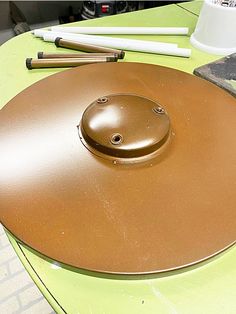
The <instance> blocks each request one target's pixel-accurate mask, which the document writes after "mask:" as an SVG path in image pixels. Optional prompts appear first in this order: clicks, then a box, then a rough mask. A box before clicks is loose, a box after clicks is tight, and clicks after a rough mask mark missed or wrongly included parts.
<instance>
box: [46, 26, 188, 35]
mask: <svg viewBox="0 0 236 314" xmlns="http://www.w3.org/2000/svg"><path fill="white" fill-rule="evenodd" d="M51 30H52V31H56V32H57V31H59V32H65V33H76V34H94V35H95V34H103V35H105V34H128V35H129V34H133V35H135V34H136V35H187V34H188V27H63V26H52V27H51Z"/></svg>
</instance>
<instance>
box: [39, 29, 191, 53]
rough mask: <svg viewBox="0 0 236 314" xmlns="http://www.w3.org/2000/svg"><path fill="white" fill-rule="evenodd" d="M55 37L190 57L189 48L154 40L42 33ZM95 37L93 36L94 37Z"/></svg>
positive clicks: (49, 38) (51, 40) (46, 38)
mask: <svg viewBox="0 0 236 314" xmlns="http://www.w3.org/2000/svg"><path fill="white" fill-rule="evenodd" d="M57 37H61V38H63V39H69V40H74V41H76V40H77V41H78V42H80V43H85V44H96V45H98V46H103V47H110V48H116V49H124V50H130V51H138V52H147V53H156V54H164V55H172V56H179V57H190V55H191V50H190V49H185V48H178V47H176V46H169V45H168V44H166V45H165V44H164V43H162V45H160V43H156V42H154V41H142V40H133V39H120V38H119V41H117V39H118V38H111V37H109V38H107V37H105V38H104V37H103V38H102V39H101V38H98V37H100V36H91V35H77V34H68V33H54V32H47V33H45V34H44V36H43V39H44V40H45V41H50V42H54V41H55V39H56V38H57ZM94 37H95V38H94Z"/></svg>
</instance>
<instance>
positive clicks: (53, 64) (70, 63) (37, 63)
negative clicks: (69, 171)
mask: <svg viewBox="0 0 236 314" xmlns="http://www.w3.org/2000/svg"><path fill="white" fill-rule="evenodd" d="M116 60H117V59H114V57H96V58H70V59H68V58H64V59H63V58H58V59H56V58H54V59H32V58H27V59H26V67H27V68H28V69H29V70H32V69H40V68H67V67H77V66H80V65H85V64H90V63H104V62H114V61H116Z"/></svg>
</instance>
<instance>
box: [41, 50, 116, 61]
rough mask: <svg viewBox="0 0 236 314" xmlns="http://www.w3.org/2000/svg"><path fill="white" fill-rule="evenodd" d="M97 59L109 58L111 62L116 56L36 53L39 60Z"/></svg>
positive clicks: (111, 54) (104, 54)
mask: <svg viewBox="0 0 236 314" xmlns="http://www.w3.org/2000/svg"><path fill="white" fill-rule="evenodd" d="M97 57H104V58H105V57H110V58H113V61H117V59H118V55H117V54H116V53H105V52H101V53H92V52H91V53H46V52H38V58H39V59H54V58H56V59H57V58H78V59H84V58H97Z"/></svg>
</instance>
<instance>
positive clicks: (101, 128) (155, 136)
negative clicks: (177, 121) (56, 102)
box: [80, 94, 170, 159]
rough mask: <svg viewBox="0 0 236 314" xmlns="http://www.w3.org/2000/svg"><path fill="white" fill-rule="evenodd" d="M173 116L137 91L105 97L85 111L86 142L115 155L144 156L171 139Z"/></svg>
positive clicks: (83, 133)
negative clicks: (134, 93) (137, 93)
mask: <svg viewBox="0 0 236 314" xmlns="http://www.w3.org/2000/svg"><path fill="white" fill-rule="evenodd" d="M169 134H170V120H169V117H168V115H167V113H166V111H165V109H164V108H163V107H162V106H161V105H160V104H158V103H156V102H154V101H152V100H150V99H147V98H144V97H140V96H136V95H129V94H117V95H109V96H104V97H101V98H99V99H97V100H95V101H94V102H93V103H92V104H90V105H89V106H88V107H87V109H86V110H85V111H84V113H83V116H82V120H81V123H80V137H81V140H82V142H83V144H84V145H85V146H86V147H87V148H88V149H89V150H90V151H92V152H93V153H95V154H97V155H102V156H103V157H107V158H109V159H111V158H114V157H115V158H123V159H130V158H140V157H144V156H149V155H150V154H151V155H153V153H155V152H157V151H159V149H160V148H161V146H163V145H164V144H165V142H166V141H167V140H168V138H169Z"/></svg>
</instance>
